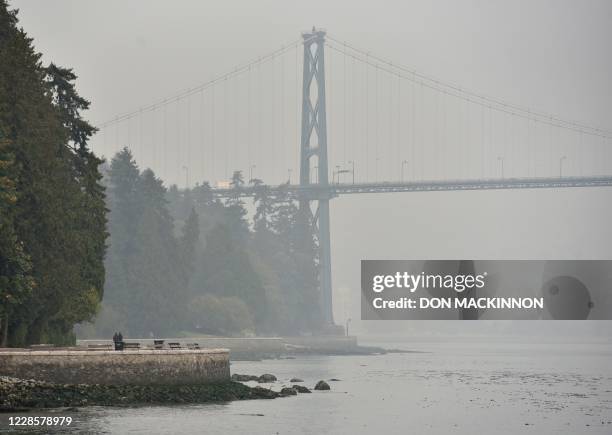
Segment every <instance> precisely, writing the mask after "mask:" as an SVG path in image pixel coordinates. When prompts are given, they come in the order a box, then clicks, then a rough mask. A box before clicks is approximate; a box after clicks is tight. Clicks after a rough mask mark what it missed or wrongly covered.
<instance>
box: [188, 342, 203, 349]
mask: <svg viewBox="0 0 612 435" xmlns="http://www.w3.org/2000/svg"><path fill="white" fill-rule="evenodd" d="M187 349H200V344H199V343H187Z"/></svg>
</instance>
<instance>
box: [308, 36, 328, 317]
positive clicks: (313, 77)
mask: <svg viewBox="0 0 612 435" xmlns="http://www.w3.org/2000/svg"><path fill="white" fill-rule="evenodd" d="M302 37H303V38H304V74H303V79H302V80H303V81H302V137H301V147H300V186H301V187H302V189H301V191H302V194H301V197H300V210H301V211H302V212H304V213H308V215H309V216H310V217H311V221H312V223H313V225H314V226H315V230H316V233H317V238H318V242H319V286H320V289H321V307H322V310H323V319H324V321H325V323H326V325H325V326H331V325H333V323H334V319H333V310H332V281H331V247H330V237H329V200H330V199H331V198H332V197H333V195H332V193H331V190H330V189H329V179H328V164H327V119H326V110H325V31H324V30H320V29H319V30H317V29H315V28H314V27H313V28H312V31H311V32H306V33H303V34H302ZM311 171H314V172H315V175H316V179H315V180H314V182H313V180H312V179H311ZM315 205H316V208H315V211H314V214H313V206H315Z"/></svg>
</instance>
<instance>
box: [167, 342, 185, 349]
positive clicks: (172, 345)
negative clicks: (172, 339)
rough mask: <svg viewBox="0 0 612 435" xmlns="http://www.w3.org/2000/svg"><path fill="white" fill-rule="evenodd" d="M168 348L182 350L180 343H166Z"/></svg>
mask: <svg viewBox="0 0 612 435" xmlns="http://www.w3.org/2000/svg"><path fill="white" fill-rule="evenodd" d="M168 346H170V349H182V347H181V343H168Z"/></svg>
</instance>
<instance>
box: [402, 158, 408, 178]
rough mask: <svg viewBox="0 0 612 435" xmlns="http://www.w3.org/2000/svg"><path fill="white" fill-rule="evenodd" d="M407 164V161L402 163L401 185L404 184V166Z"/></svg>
mask: <svg viewBox="0 0 612 435" xmlns="http://www.w3.org/2000/svg"><path fill="white" fill-rule="evenodd" d="M407 164H408V160H403V161H402V183H403V182H404V166H406V165H407Z"/></svg>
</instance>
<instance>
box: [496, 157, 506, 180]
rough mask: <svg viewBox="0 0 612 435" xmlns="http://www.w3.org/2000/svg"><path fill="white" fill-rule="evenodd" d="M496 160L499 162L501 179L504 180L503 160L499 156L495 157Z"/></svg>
mask: <svg viewBox="0 0 612 435" xmlns="http://www.w3.org/2000/svg"><path fill="white" fill-rule="evenodd" d="M497 160H498V161H499V162H501V177H502V179H503V178H504V158H503V157H501V156H499V157H497Z"/></svg>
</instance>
